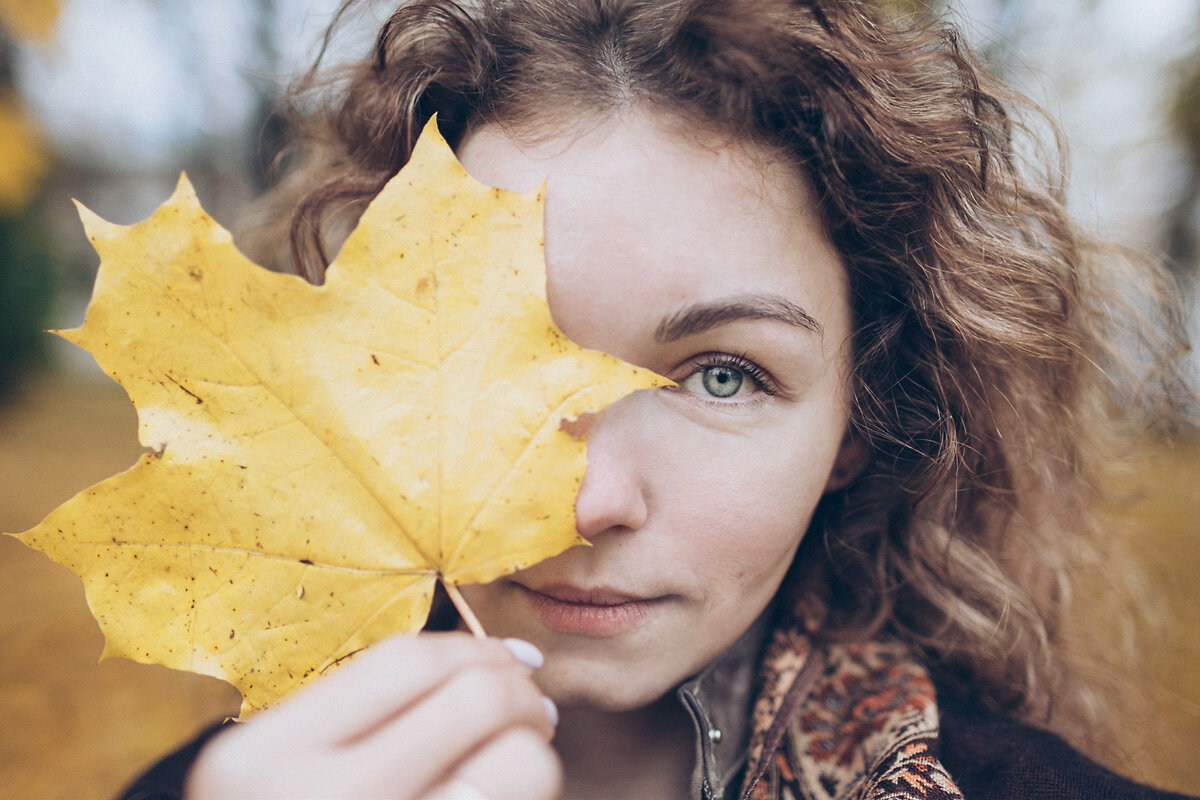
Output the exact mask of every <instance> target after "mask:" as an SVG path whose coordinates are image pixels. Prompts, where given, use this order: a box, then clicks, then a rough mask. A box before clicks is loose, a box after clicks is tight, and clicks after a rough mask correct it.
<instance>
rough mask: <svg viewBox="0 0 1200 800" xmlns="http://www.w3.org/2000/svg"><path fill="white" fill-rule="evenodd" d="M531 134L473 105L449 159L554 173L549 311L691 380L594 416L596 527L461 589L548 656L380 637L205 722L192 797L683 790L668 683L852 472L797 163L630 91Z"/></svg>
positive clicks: (493, 174) (836, 334)
mask: <svg viewBox="0 0 1200 800" xmlns="http://www.w3.org/2000/svg"><path fill="white" fill-rule="evenodd" d="M522 133H525V134H536V135H522V136H520V137H516V138H514V137H510V135H508V132H506V131H503V130H501V129H499V128H495V127H487V126H485V127H482V128H480V129H479V130H477V131H475V132H474V133H472V134H471V135H470V136H469V137H468V138H467V139H466V141H465V142H463V143H462V145H461V147H460V150H459V158H460V160H461V161H462V162H463V164H464V166H466V168H467V169H468V171H469V172H470V173H471V174H472V175H474V176H475V177H476V178H477V179H478V180H480V181H482V182H484V183H487V184H490V185H494V186H501V187H504V188H508V189H513V190H516V191H528V190H529V189H531V188H534V187H536V186H537V185H539V184H540V183H541V181H543V180H548V183H547V192H546V195H547V204H546V258H547V268H548V274H549V296H550V307H551V311H552V313H553V315H554V318H555V320H556V322H557V323H558V325H559V326H560V327H561V328H562V330H563V331H564V332H565V333H566V334H567V335H568V336H570V337H571V338H572V339H573V340H575V341H576V342H578V343H579V344H581V345H584V346H586V347H591V348H595V349H598V350H603V351H605V352H609V353H612V354H614V355H616V356H618V357H620V358H622V359H625V360H626V361H629V362H632V363H634V364H637V365H640V366H644V367H647V368H649V369H652V370H654V371H656V372H658V373H661V374H663V375H665V376H667V377H669V378H672V379H673V380H675V381H676V382H677V383H678V386H676V387H671V388H664V389H656V390H649V391H645V392H639V393H636V394H634V395H632V396H630V397H627V398H625V399H624V400H622V401H620V402H618V403H616V404H614V405H613V406H611V407H609V408H608V409H606V410H605V411H604V412H602V413H601V414H599V415H595V416H592V417H590V418H587V419H585V420H582V421H581V422H580V426H581V428H582V430H583V432H584V433H586V436H587V443H588V471H587V475H586V477H585V479H584V482H583V485H582V486H581V488H580V491H579V495H578V498H577V500H576V506H575V513H576V524H577V527H578V530H579V533H580V534H581V535H582V536H583V537H585V538H587V539H588V540H589V541H590V542H591V544H592V547H590V548H573V549H571V550H568V551H567V552H566V553H564V554H562V555H560V556H558V557H556V558H553V559H550V560H548V561H545V562H542V563H541V564H538V565H536V566H534V567H532V568H530V569H527V570H524V571H522V572H519V573H516V574H514V575H512V576H509V577H507V578H504V579H501V580H498V581H496V582H494V583H491V584H487V585H483V586H471V587H463V593H464V595H465V596H466V598H467V600H468V602H469V603H470V604H471V606H472V608H473V609H474V610H475V611H476V613H477V614H478V616H479V618H480V620H481V621H482V622H483V624H484V627H485V628H486V629H487V630H488V632H489V633H490V634H492V635H495V636H501V637H518V638H520V639H524V640H526V641H528V642H532V643H533V644H535V645H536V646H537V647H538V648H540V650H541V651H542V653H544V655H545V666H542V667H541V668H540V669H538V670H537V671H536V673H533V672H531V670H530V668H529V667H528V666H526V665H522V664H520V663H519V662H518V661H517V660H516V659H514V658H513V657H511V656H510V655H508V654H507V651H505V650H504V648H503V647H500V646H499V645H498V644H497V643H495V642H494V641H492V642H477V641H471V640H470V639H468V638H467V637H464V636H462V635H454V634H451V635H435V634H428V635H421V636H418V637H416V638H415V639H408V640H405V641H404V642H400V643H385V644H383V645H380V646H376V647H375V648H372V649H371V651H369V652H367V653H365V654H363V655H362V656H360V657H358V658H356V659H355V661H354V663H351V664H350V665H349V666H347V667H346V668H344V669H343V670H339V671H338V672H337V673H335V674H334V675H332V676H330V677H329V678H327V679H325V680H323V681H321V682H320V683H318V684H317V685H316V686H314V687H313V688H312V689H310V690H308V691H306V692H302V693H299V694H297V695H296V696H295V697H294V698H292V699H290V700H289V701H288V702H287V703H284V704H281V705H280V706H279V707H278V708H276V709H273V710H270V711H267V712H264V713H262V714H260V715H258V716H257V717H255V718H253V719H252V720H250V721H249V722H248V723H246V724H245V725H242V726H239V727H238V729H237V730H235V731H232V732H230V733H228V734H222V736H220V737H218V738H217V739H215V740H214V742H213V743H212V744H211V745H210V746H209V747H208V748H206V751H205V752H204V753H202V755H201V758H200V760H199V762H198V764H197V766H196V768H195V769H194V770H193V774H192V776H191V778H192V780H191V785H190V788H191V789H192V790H193V791H194V792H195V793H196V794H197V796H200V795H203V796H239V795H238V794H237V792H238V791H240V792H242V794H241V795H240V796H255V795H256V794H257V795H262V794H276V795H287V796H300V795H299V794H297V792H307V793H311V794H312V795H315V796H367V795H374V796H395V797H420V796H425V797H448V796H453V792H454V787H452V786H450V785H449V784H448V783H447V782H448V781H449V780H451V779H452V778H458V779H461V780H463V781H465V782H467V783H468V784H470V785H471V786H473V787H475V788H476V789H478V790H479V791H480V792H482V794H483V795H484V796H487V797H494V798H502V797H507V796H514V797H547V798H548V797H556V796H559V794H560V791H561V795H562V796H565V797H589V796H593V797H626V796H628V797H638V796H654V797H671V796H677V797H683V796H686V795H687V792H688V780H689V776H690V772H691V768H692V758H693V753H692V747H693V744H692V737H693V734H692V732H691V727H690V723H689V722H688V720H687V719H686V718H685V717H684V715H683V712H682V710H681V709H680V708H678V707H677V704H675V703H674V702H672V701H671V700H670V699H669V697H668V698H666V699H664V695H667V694H668V693H669V692H671V690H672V689H673V688H674V687H675V686H677V685H678V684H679V683H680V682H682V681H683V680H685V679H686V678H688V677H689V676H691V675H693V674H695V673H696V672H698V671H699V670H700V669H702V668H703V667H704V666H705V665H706V664H707V663H709V662H710V661H712V660H713V659H714V658H715V657H716V656H718V655H719V654H720V653H721V652H722V651H723V650H725V649H726V648H727V647H728V646H729V645H730V644H732V643H733V642H734V641H735V640H736V639H737V638H738V637H740V636H741V634H742V633H743V632H744V631H745V630H746V629H747V628H748V627H749V626H750V625H751V624H752V623H753V622H754V620H755V619H756V618H757V617H758V616H759V614H760V613H761V612H762V611H763V609H764V608H765V607H766V606H767V604H768V603H769V602H770V600H771V598H772V597H773V596H774V594H775V592H776V590H777V589H778V587H779V585H780V582H781V581H782V580H783V577H784V574H785V573H786V571H787V568H788V566H789V564H790V562H791V559H792V556H793V554H794V553H795V550H796V547H797V546H798V544H799V542H800V540H801V538H802V536H803V534H804V531H805V529H806V527H807V525H808V522H809V520H810V518H811V516H812V513H813V510H814V508H815V506H816V504H817V501H818V500H819V499H820V497H821V496H822V494H824V493H825V492H826V491H828V490H830V489H831V488H834V487H836V486H837V485H838V484H839V483H840V482H841V481H842V480H843V478H842V477H840V476H842V475H844V474H846V473H847V470H846V469H845V467H846V465H847V463H848V462H849V461H851V460H852V459H853V455H854V454H853V452H852V448H847V447H843V446H842V443H843V440H844V435H845V430H846V418H847V399H846V396H845V393H846V385H847V376H846V372H847V346H846V343H847V341H848V339H849V336H850V332H851V315H850V308H849V301H848V290H847V285H846V274H845V269H844V267H843V265H842V263H841V260H840V258H839V256H838V254H837V253H836V251H835V250H834V249H833V247H832V245H831V244H830V242H829V240H828V238H827V236H826V235H825V234H824V232H823V231H822V228H821V226H820V223H819V221H818V219H817V216H816V214H815V213H814V203H813V199H812V196H811V191H810V190H809V188H808V186H807V185H806V183H805V182H804V181H803V180H802V179H801V178H800V177H799V176H798V174H797V172H796V170H795V169H794V168H793V167H792V166H790V165H788V164H786V163H784V162H783V161H780V160H776V159H772V158H770V157H769V155H768V154H767V153H766V152H764V151H763V150H761V149H759V148H756V147H753V146H749V145H744V144H741V143H737V142H730V141H728V140H727V139H723V138H720V137H716V136H709V135H700V134H696V133H694V132H692V133H684V132H683V128H682V126H680V125H677V124H673V123H672V122H671V121H670V120H665V119H664V118H663V117H662V116H661V115H655V114H652V113H649V112H647V111H643V110H638V109H633V110H629V111H627V112H625V113H622V114H619V115H615V116H611V117H608V118H605V119H602V120H598V121H590V122H589V123H588V124H587V125H585V126H576V127H574V128H572V129H561V128H559V129H552V128H544V129H541V130H534V131H524V132H522ZM698 310H702V311H705V312H707V314H698V313H697V311H698ZM706 320H707V321H706ZM723 395H728V396H723ZM614 603H616V604H617V605H618V606H620V607H621V609H622V610H619V611H617V612H613V610H612V608H611V606H612V605H613V604H614ZM625 612H628V613H625ZM564 620H565V622H564ZM417 664H420V665H421V666H420V668H414V665H417ZM414 673H415V677H414ZM535 680H536V686H535V682H534V681H535ZM539 690H540V691H541V692H543V693H544V694H545V695H546V696H548V697H549V698H552V699H553V700H554V701H555V702H556V703H557V704H558V707H559V709H560V710H561V722H560V723H559V725H558V728H557V732H555V733H554V735H553V740H552V741H551V725H550V722H549V721H548V719H547V716H546V710H545V709H544V708H543V707H542V705H541V702H540V698H539V694H538V692H539ZM385 754H386V755H385ZM556 756H557V758H556ZM560 763H561V764H562V769H563V773H562V775H561V778H560V775H559V764H560ZM296 776H300V778H299V779H297V778H296ZM347 780H349V781H353V782H354V783H353V785H351V786H349V787H347V786H345V785H341V784H339V783H338V782H339V781H347ZM560 780H561V787H560ZM247 787H250V788H249V789H247ZM356 792H357V794H356Z"/></svg>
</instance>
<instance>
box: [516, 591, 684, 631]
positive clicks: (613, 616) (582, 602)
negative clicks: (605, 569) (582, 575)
mask: <svg viewBox="0 0 1200 800" xmlns="http://www.w3.org/2000/svg"><path fill="white" fill-rule="evenodd" d="M515 585H516V586H517V587H518V588H519V589H520V590H521V593H522V594H523V595H524V596H525V598H526V600H527V601H528V602H529V604H530V606H532V608H533V611H534V612H535V613H536V614H537V615H538V617H539V618H540V619H541V621H542V624H543V625H545V626H546V627H547V628H550V629H551V630H553V631H557V632H559V633H570V634H576V635H580V636H616V635H618V634H620V633H624V632H626V631H629V630H632V629H633V628H636V627H638V626H639V625H641V624H643V623H645V622H646V621H647V620H648V619H649V618H650V617H651V616H652V615H653V614H654V613H655V611H656V610H657V609H658V608H660V607H661V606H662V605H663V604H665V603H666V601H667V599H668V598H667V597H665V596H664V597H641V596H637V595H632V594H628V593H626V592H622V591H618V590H615V589H610V588H606V587H580V586H571V585H565V584H555V585H550V586H539V587H538V588H537V589H532V588H530V587H528V586H525V585H524V584H521V583H517V584H515Z"/></svg>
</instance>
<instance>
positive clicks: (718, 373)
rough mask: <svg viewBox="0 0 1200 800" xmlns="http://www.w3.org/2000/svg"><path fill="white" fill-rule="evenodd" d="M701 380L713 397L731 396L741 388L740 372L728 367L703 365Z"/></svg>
mask: <svg viewBox="0 0 1200 800" xmlns="http://www.w3.org/2000/svg"><path fill="white" fill-rule="evenodd" d="M703 382H704V389H705V391H707V392H708V393H709V394H711V395H713V396H714V397H732V396H733V395H735V394H737V391H738V389H740V388H742V373H741V372H740V371H739V370H736V369H730V368H729V367H705V369H704V376H703Z"/></svg>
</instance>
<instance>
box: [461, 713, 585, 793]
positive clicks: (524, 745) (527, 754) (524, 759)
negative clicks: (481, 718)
mask: <svg viewBox="0 0 1200 800" xmlns="http://www.w3.org/2000/svg"><path fill="white" fill-rule="evenodd" d="M454 779H455V780H456V781H457V782H458V784H459V785H460V786H467V787H470V788H471V789H473V790H475V791H477V792H478V793H479V795H478V796H480V797H486V798H487V799H488V800H553V798H556V797H558V793H559V791H560V789H561V786H562V767H561V765H560V764H559V761H558V757H557V756H556V755H555V753H554V750H553V749H552V748H551V747H550V745H549V744H548V743H547V742H545V741H544V740H543V739H542V738H541V737H540V736H538V735H537V734H536V733H533V732H532V731H530V730H529V729H528V728H513V729H512V730H509V731H505V732H504V733H502V734H500V735H499V736H497V737H496V738H494V739H492V740H491V741H489V742H487V743H485V744H484V745H483V746H482V747H480V748H479V749H478V750H477V751H476V752H474V753H472V754H471V755H470V756H469V757H468V758H467V760H466V761H464V762H463V763H462V765H461V766H459V768H458V769H457V770H456V771H455V773H454Z"/></svg>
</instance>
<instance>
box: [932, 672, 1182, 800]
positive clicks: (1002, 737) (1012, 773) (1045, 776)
mask: <svg viewBox="0 0 1200 800" xmlns="http://www.w3.org/2000/svg"><path fill="white" fill-rule="evenodd" d="M938 713H939V715H940V717H941V738H940V744H941V751H940V753H939V755H940V757H941V760H942V764H943V765H944V766H945V767H946V769H947V770H948V771H949V772H950V774H951V775H952V776H953V777H954V779H955V781H957V782H958V787H959V788H960V789H961V790H962V793H963V795H964V796H965V797H966V798H967V800H1118V798H1119V799H1120V800H1186V796H1185V795H1182V794H1175V793H1173V792H1164V791H1160V790H1158V789H1152V788H1150V787H1148V786H1144V785H1142V784H1140V783H1134V782H1133V781H1131V780H1129V779H1127V778H1123V777H1121V776H1120V775H1117V774H1116V773H1114V772H1111V771H1109V770H1107V769H1105V768H1104V767H1102V766H1100V765H1099V764H1097V763H1095V762H1094V761H1091V760H1089V759H1087V758H1085V757H1084V756H1082V755H1080V754H1079V753H1078V752H1077V751H1075V750H1074V749H1072V748H1071V746H1070V745H1068V744H1067V743H1066V742H1065V741H1063V740H1062V739H1060V738H1059V737H1058V736H1056V735H1054V734H1053V733H1049V732H1047V731H1044V730H1040V729H1038V728H1034V727H1031V726H1029V725H1025V724H1022V723H1019V722H1016V721H1014V720H1012V719H1010V718H1009V717H1005V716H1003V715H1002V714H999V713H997V712H994V711H989V710H987V709H985V708H982V707H981V706H979V705H976V704H972V703H969V702H965V701H962V700H960V699H957V698H954V697H952V696H945V695H942V696H939V697H938Z"/></svg>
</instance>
